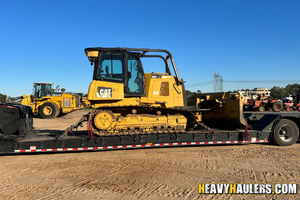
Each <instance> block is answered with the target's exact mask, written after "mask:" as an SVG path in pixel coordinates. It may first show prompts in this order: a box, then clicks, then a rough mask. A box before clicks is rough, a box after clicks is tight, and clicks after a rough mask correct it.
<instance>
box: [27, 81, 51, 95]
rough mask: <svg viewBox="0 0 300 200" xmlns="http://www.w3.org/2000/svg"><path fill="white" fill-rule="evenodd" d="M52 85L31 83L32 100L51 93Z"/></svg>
mask: <svg viewBox="0 0 300 200" xmlns="http://www.w3.org/2000/svg"><path fill="white" fill-rule="evenodd" d="M52 85H53V83H37V82H35V83H33V91H32V95H33V96H34V98H42V97H44V96H47V95H50V94H51V93H52Z"/></svg>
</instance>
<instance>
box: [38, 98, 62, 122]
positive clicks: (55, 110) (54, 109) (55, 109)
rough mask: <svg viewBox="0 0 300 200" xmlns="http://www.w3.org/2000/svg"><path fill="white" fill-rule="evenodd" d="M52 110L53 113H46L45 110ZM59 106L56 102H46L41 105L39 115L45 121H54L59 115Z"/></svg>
mask: <svg viewBox="0 0 300 200" xmlns="http://www.w3.org/2000/svg"><path fill="white" fill-rule="evenodd" d="M47 108H48V110H51V112H49V113H46V112H45V110H47ZM59 113H60V111H59V106H58V105H57V104H56V103H54V102H46V103H44V104H43V105H41V107H40V109H39V114H40V115H41V117H42V118H43V119H54V118H56V117H57V116H58V115H59Z"/></svg>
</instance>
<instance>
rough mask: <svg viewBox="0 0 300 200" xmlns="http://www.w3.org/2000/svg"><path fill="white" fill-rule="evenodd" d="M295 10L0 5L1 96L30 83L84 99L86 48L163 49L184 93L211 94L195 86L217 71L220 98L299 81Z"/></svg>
mask: <svg viewBox="0 0 300 200" xmlns="http://www.w3.org/2000/svg"><path fill="white" fill-rule="evenodd" d="M299 10H300V1H298V0H291V1H282V0H264V1H262V0H257V1H256V0H251V1H250V0H243V1H242V0H237V1H233V0H227V1H226V0H212V1H208V0H194V1H188V0H186V1H176V0H151V1H135V0H126V1H124V0H114V1H104V0H103V1H102V0H97V1H93V0H90V1H83V0H82V1H81V0H77V1H71V0H69V1H67V0H51V1H50V0H49V1H40V0H36V1H33V0H27V1H21V0H19V1H6V0H0V18H1V20H0V40H1V43H0V69H1V72H0V74H1V78H0V93H5V94H7V95H9V96H18V95H22V94H30V93H31V92H32V83H33V82H53V83H54V85H55V86H56V85H58V84H59V85H60V86H61V87H63V88H66V91H70V92H71V91H72V92H84V93H87V91H88V86H89V84H90V82H91V80H92V72H93V68H92V67H91V66H90V64H89V61H88V60H87V57H86V56H85V54H84V48H87V47H132V48H156V49H157V48H161V49H167V50H169V51H170V52H171V53H172V54H173V57H174V60H175V63H176V66H177V69H178V72H179V74H180V77H181V78H183V79H184V80H185V81H186V85H192V84H196V85H198V86H196V87H190V88H189V87H187V89H189V90H191V91H196V90H198V89H199V90H201V91H202V92H213V89H214V85H213V84H201V83H203V82H208V81H211V83H213V80H214V79H213V78H214V76H213V75H214V72H218V73H219V74H220V75H221V76H223V79H224V85H223V88H224V91H228V90H235V89H242V88H250V89H252V88H254V87H262V88H264V87H266V88H271V87H273V86H275V85H276V86H280V87H283V86H285V85H287V84H289V83H291V84H292V83H294V82H292V81H291V82H285V81H286V80H295V81H298V83H299V82H300V76H299V75H300V12H299ZM162 64H163V63H162V62H161V61H160V60H156V59H154V60H151V61H150V60H149V59H147V61H145V62H144V68H145V69H144V70H145V72H152V71H155V72H157V71H158V72H164V67H163V65H162ZM229 80H231V81H246V82H237V83H235V82H226V81H229ZM262 80H270V81H262ZM272 80H274V81H272ZM247 81H249V82H247ZM254 81H257V82H254Z"/></svg>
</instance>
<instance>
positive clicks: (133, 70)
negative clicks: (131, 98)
mask: <svg viewBox="0 0 300 200" xmlns="http://www.w3.org/2000/svg"><path fill="white" fill-rule="evenodd" d="M127 68H128V72H127V74H128V75H127V76H128V87H129V93H132V94H133V95H134V94H144V72H143V67H142V63H141V61H140V59H139V58H138V57H135V56H133V55H128V59H127Z"/></svg>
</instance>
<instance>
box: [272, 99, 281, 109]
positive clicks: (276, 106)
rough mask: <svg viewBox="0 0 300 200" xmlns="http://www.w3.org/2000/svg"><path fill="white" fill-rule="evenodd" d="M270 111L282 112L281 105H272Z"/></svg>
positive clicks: (276, 103)
mask: <svg viewBox="0 0 300 200" xmlns="http://www.w3.org/2000/svg"><path fill="white" fill-rule="evenodd" d="M272 110H273V111H274V112H280V111H282V110H283V104H282V103H281V102H279V101H277V102H275V103H273V104H272Z"/></svg>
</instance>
